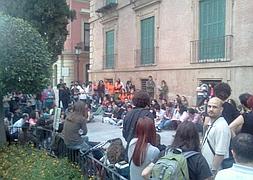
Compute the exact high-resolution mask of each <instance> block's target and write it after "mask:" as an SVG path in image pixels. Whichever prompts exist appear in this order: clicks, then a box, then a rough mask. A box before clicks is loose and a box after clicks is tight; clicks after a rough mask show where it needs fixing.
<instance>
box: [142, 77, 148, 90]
mask: <svg viewBox="0 0 253 180" xmlns="http://www.w3.org/2000/svg"><path fill="white" fill-rule="evenodd" d="M147 81H148V79H141V90H143V91H146V82H147Z"/></svg>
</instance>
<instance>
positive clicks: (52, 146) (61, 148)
mask: <svg viewBox="0 0 253 180" xmlns="http://www.w3.org/2000/svg"><path fill="white" fill-rule="evenodd" d="M8 131H9V132H8V137H9V138H8V140H9V141H10V143H12V142H15V143H17V142H18V143H33V144H34V145H35V147H37V148H39V149H43V150H46V151H47V152H48V154H49V155H50V156H53V157H56V158H64V157H67V158H68V159H69V160H70V161H72V162H74V163H77V164H78V165H79V167H80V169H81V171H82V173H83V175H84V177H85V179H101V180H127V178H126V177H124V176H122V175H121V174H119V173H118V172H117V171H118V170H119V169H117V168H116V166H115V165H110V164H108V163H106V162H107V160H103V161H100V160H99V159H98V158H97V157H96V156H93V153H92V151H90V152H89V153H87V154H82V153H81V151H80V150H79V149H70V148H68V147H67V146H66V145H65V143H64V137H63V134H61V133H58V132H54V131H53V130H51V129H47V128H44V127H41V126H34V127H32V128H31V127H24V126H22V127H13V126H10V127H9V128H8ZM101 152H102V155H106V153H103V151H101ZM127 175H128V174H127V173H126V176H127Z"/></svg>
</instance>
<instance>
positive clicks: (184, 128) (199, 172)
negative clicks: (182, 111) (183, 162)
mask: <svg viewBox="0 0 253 180" xmlns="http://www.w3.org/2000/svg"><path fill="white" fill-rule="evenodd" d="M171 147H172V148H173V149H176V148H179V149H181V150H182V152H189V151H196V152H199V153H198V154H195V155H193V156H191V157H189V158H187V165H188V172H189V179H190V180H204V179H208V178H210V177H211V176H212V173H211V171H210V168H209V166H208V163H207V161H206V159H205V158H204V156H203V155H202V154H201V153H200V143H199V134H198V131H197V128H196V127H195V125H194V124H193V123H192V122H190V121H185V122H182V123H181V124H180V125H179V126H178V128H177V132H176V135H175V139H174V141H173V143H172V145H171Z"/></svg>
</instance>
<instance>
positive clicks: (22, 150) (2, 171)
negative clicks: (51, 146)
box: [0, 145, 83, 180]
mask: <svg viewBox="0 0 253 180" xmlns="http://www.w3.org/2000/svg"><path fill="white" fill-rule="evenodd" d="M0 159H1V162H0V179H1V178H3V179H12V180H14V179H20V180H25V179H31V180H33V179H34V180H35V179H36V180H58V179H59V180H65V179H66V180H67V179H83V176H82V175H81V171H80V169H79V167H78V166H76V165H73V164H71V163H70V162H68V160H67V159H66V158H65V159H56V158H53V157H51V156H49V155H48V154H47V153H46V152H44V151H41V150H38V149H35V148H33V147H28V146H20V145H11V146H8V147H4V148H2V149H1V150H0Z"/></svg>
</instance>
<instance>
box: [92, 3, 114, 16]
mask: <svg viewBox="0 0 253 180" xmlns="http://www.w3.org/2000/svg"><path fill="white" fill-rule="evenodd" d="M117 6H118V3H114V2H111V3H108V4H104V5H103V6H102V7H100V8H98V9H97V10H96V13H102V14H105V13H107V12H108V11H111V10H115V9H116V8H117Z"/></svg>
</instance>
